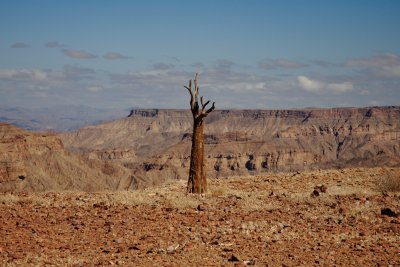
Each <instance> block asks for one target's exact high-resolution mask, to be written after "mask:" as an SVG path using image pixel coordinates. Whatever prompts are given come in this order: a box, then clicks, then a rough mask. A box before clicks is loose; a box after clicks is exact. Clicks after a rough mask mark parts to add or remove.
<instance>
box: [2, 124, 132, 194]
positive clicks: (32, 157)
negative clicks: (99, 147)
mask: <svg viewBox="0 0 400 267" xmlns="http://www.w3.org/2000/svg"><path fill="white" fill-rule="evenodd" d="M125 154H128V155H129V153H124V151H122V152H121V151H120V152H114V153H110V155H109V156H106V157H105V158H107V160H109V159H112V158H113V157H115V158H118V157H119V156H120V155H125ZM100 158H101V156H100ZM135 186H136V187H137V183H136V182H135V179H134V178H133V177H132V172H131V171H130V170H129V169H127V168H124V167H122V166H120V165H119V164H114V163H112V162H109V161H102V160H99V159H89V158H88V157H84V156H82V155H79V154H77V153H73V152H69V151H66V150H65V149H64V146H63V143H62V141H61V139H60V138H59V137H58V136H57V135H56V134H52V133H33V132H29V131H26V130H22V129H19V128H17V127H15V126H12V125H9V124H6V123H0V192H2V191H44V190H85V191H98V190H116V189H126V188H130V187H135Z"/></svg>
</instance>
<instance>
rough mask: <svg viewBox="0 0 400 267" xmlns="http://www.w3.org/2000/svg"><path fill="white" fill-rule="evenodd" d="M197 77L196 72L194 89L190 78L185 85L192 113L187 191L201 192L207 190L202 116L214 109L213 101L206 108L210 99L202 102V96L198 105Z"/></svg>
mask: <svg viewBox="0 0 400 267" xmlns="http://www.w3.org/2000/svg"><path fill="white" fill-rule="evenodd" d="M197 78H198V74H197V73H196V77H195V79H194V90H192V80H190V81H189V86H185V88H186V89H188V91H189V93H190V109H191V111H192V114H193V135H192V150H191V154H190V169H189V179H188V185H187V192H188V193H197V194H203V193H205V192H206V191H207V180H206V172H205V169H204V124H205V123H204V118H205V117H207V115H208V114H210V113H211V112H212V111H213V110H214V109H215V102H214V103H213V104H212V106H211V107H210V108H209V109H206V106H207V105H208V104H209V103H210V101H207V102H206V103H203V97H200V104H201V107H200V105H199V102H198V95H199V86H198V83H197V82H198V80H197Z"/></svg>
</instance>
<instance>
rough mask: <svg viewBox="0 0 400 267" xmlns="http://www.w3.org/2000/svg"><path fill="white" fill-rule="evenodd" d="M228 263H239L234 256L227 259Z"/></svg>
mask: <svg viewBox="0 0 400 267" xmlns="http://www.w3.org/2000/svg"><path fill="white" fill-rule="evenodd" d="M228 261H230V262H237V261H239V259H238V257H236V256H235V255H233V254H232V256H231V257H230V258H229V259H228Z"/></svg>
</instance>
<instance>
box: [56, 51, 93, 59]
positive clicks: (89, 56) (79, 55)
mask: <svg viewBox="0 0 400 267" xmlns="http://www.w3.org/2000/svg"><path fill="white" fill-rule="evenodd" d="M63 53H64V54H65V55H67V56H69V57H72V58H76V59H92V58H97V56H96V55H93V54H91V53H89V52H86V51H83V50H73V49H63Z"/></svg>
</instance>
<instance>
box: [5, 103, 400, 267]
mask: <svg viewBox="0 0 400 267" xmlns="http://www.w3.org/2000/svg"><path fill="white" fill-rule="evenodd" d="M190 131H191V118H190V113H188V112H187V111H182V110H132V112H131V114H130V115H129V117H127V118H122V119H118V120H114V121H109V122H105V123H101V124H98V125H93V126H88V127H85V128H82V129H79V130H77V131H73V132H68V133H62V134H58V133H49V132H31V131H28V130H24V129H21V128H17V127H15V126H13V125H10V124H7V123H1V122H0V236H1V239H0V265H1V266H107V265H121V266H232V265H237V266H243V265H255V266H400V245H399V244H400V107H373V108H342V109H320V110H317V109H306V110H235V111H216V112H215V113H214V112H213V113H211V114H210V116H209V117H207V121H206V130H205V131H206V140H205V152H206V155H207V156H206V160H207V162H206V169H207V174H208V177H209V179H208V192H207V193H206V194H204V195H187V194H186V179H187V174H188V166H189V155H190V143H191V142H190V141H191V132H190Z"/></svg>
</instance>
